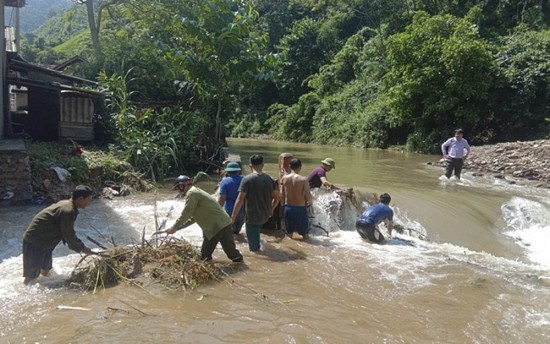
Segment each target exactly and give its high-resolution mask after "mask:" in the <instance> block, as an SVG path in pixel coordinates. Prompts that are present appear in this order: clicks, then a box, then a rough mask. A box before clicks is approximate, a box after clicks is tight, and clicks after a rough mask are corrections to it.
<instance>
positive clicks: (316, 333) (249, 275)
mask: <svg viewBox="0 0 550 344" xmlns="http://www.w3.org/2000/svg"><path fill="white" fill-rule="evenodd" d="M230 148H231V151H232V152H233V153H240V154H241V156H242V158H243V161H244V162H245V165H246V161H247V159H248V157H249V156H250V155H251V154H254V153H261V154H263V155H264V156H265V161H266V169H265V170H266V172H267V173H270V174H271V175H273V176H275V175H276V171H277V166H276V163H277V156H278V155H279V154H280V153H281V152H291V153H293V154H294V155H295V156H297V157H299V158H301V160H302V161H303V164H304V167H303V174H306V173H307V172H309V171H310V170H311V169H313V168H314V167H316V166H317V165H319V163H320V161H321V160H322V159H324V158H326V157H332V158H334V159H335V160H336V169H335V170H333V171H331V172H330V173H329V174H328V178H329V180H331V181H332V182H335V183H336V184H337V185H339V186H342V187H353V188H354V190H355V195H356V202H354V203H352V202H349V201H346V200H342V199H341V198H339V197H338V196H336V195H334V194H331V193H327V192H320V193H318V194H316V204H315V214H316V218H315V219H314V220H313V221H314V222H315V224H317V225H318V227H316V228H314V229H313V235H312V239H311V240H310V241H308V242H303V241H301V240H289V239H285V240H283V241H282V242H277V241H276V240H275V238H274V237H270V236H264V235H262V245H263V249H262V250H263V252H262V253H261V254H252V253H250V252H249V251H248V248H247V245H246V243H245V242H244V241H238V243H237V245H238V248H239V249H240V250H241V251H242V252H243V254H244V256H245V261H246V264H245V266H243V267H242V268H241V269H240V271H238V272H237V273H234V274H232V275H231V276H230V277H228V278H226V279H225V280H224V281H223V282H221V283H212V284H210V285H207V286H204V287H202V288H199V289H197V290H194V291H187V292H183V291H177V292H174V291H169V290H166V289H163V288H162V287H160V286H158V285H154V284H151V285H146V286H144V288H138V287H135V286H128V285H126V284H121V285H119V286H117V287H115V288H110V289H107V290H104V291H100V292H97V293H95V294H92V293H81V292H78V291H76V290H69V289H66V288H65V287H64V281H65V280H66V279H67V277H68V275H69V274H70V272H71V271H72V269H73V268H74V267H75V265H76V264H77V263H78V262H79V260H80V255H78V254H74V252H72V251H70V250H68V249H67V248H66V247H63V246H58V248H56V250H55V251H54V254H55V258H54V269H55V276H52V277H48V278H45V277H40V278H39V283H38V284H37V285H34V286H32V287H23V285H22V277H21V271H22V264H21V261H22V258H21V237H22V235H23V232H24V230H25V229H26V227H27V225H28V224H29V222H30V220H31V218H32V217H33V216H34V215H35V214H36V213H37V212H38V211H39V210H40V209H41V207H37V206H29V207H9V208H0V245H1V249H0V260H1V261H0V277H1V278H0V307H1V309H2V312H0V342H2V343H91V342H94V343H150V342H165V343H183V342H185V343H243V342H246V343H265V342H271V343H345V342H348V343H548V342H550V310H549V309H548V304H549V303H550V274H549V270H550V254H549V252H550V250H548V249H547V243H548V242H549V240H550V216H548V214H549V213H550V212H549V210H550V193H549V192H548V190H541V189H532V188H528V187H524V186H515V185H508V184H506V183H503V182H502V181H499V180H493V179H492V178H484V177H473V176H472V175H471V174H469V173H466V174H465V175H464V176H463V180H462V181H460V182H457V181H446V180H441V179H440V176H441V174H442V170H441V169H440V168H438V167H432V166H429V165H427V164H426V163H427V162H429V161H436V160H438V159H439V157H437V156H426V155H417V154H405V153H398V152H387V151H379V150H358V149H350V148H332V147H321V146H313V145H297V144H289V143H281V142H270V141H267V142H263V141H258V140H231V141H230ZM383 192H388V193H390V194H391V196H392V198H393V200H392V207H393V209H394V211H395V214H396V217H395V221H396V223H398V224H400V225H402V226H403V227H405V228H408V229H409V230H408V232H406V233H404V234H397V235H396V237H395V238H393V239H390V240H388V243H387V244H386V245H372V244H369V243H366V242H364V241H362V240H361V239H360V237H359V235H358V234H357V233H356V232H355V230H354V228H353V223H354V220H355V216H357V214H358V213H359V212H360V211H361V210H362V209H363V207H364V206H366V205H367V203H368V202H372V199H373V198H374V197H375V195H378V194H380V193H383ZM173 196H174V194H173V192H172V191H170V190H168V189H166V190H163V191H160V192H159V193H158V194H156V195H153V194H141V195H134V196H131V197H127V198H120V199H115V200H113V201H108V200H94V202H93V203H92V205H91V206H90V207H88V208H86V209H85V210H83V211H82V212H81V214H80V216H79V218H78V220H77V232H78V234H79V235H80V237H81V238H84V236H85V235H86V234H88V235H89V236H91V237H94V238H96V239H98V240H100V239H101V237H102V236H106V237H107V236H113V237H114V238H115V241H116V243H117V244H119V245H122V244H132V243H137V242H139V241H140V240H141V236H142V232H143V231H145V233H146V234H150V233H152V232H154V231H155V226H156V225H155V216H154V213H155V205H156V211H157V214H158V217H157V220H159V221H162V220H164V219H167V224H170V223H171V222H173V221H174V220H175V218H176V216H177V215H178V214H179V212H180V211H181V209H182V208H183V204H182V202H181V201H177V200H174V199H173ZM319 228H322V229H324V230H328V231H329V235H328V236H327V235H326V234H325V233H324V231H323V230H321V229H319ZM409 234H410V235H409ZM177 236H179V237H182V238H185V239H187V240H189V241H191V242H192V243H193V244H195V245H197V246H198V245H200V242H201V240H202V236H201V231H200V229H199V228H198V227H196V226H192V227H190V228H188V229H186V230H182V231H180V232H178V233H177ZM84 240H85V241H86V239H84ZM88 244H89V245H90V246H92V247H93V246H94V245H93V244H91V243H89V242H88ZM215 259H216V260H218V261H224V260H226V257H225V255H224V254H223V251H221V249H218V250H217V251H216V253H215ZM58 306H71V307H81V308H82V309H58V308H59V307H58Z"/></svg>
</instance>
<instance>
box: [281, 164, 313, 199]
mask: <svg viewBox="0 0 550 344" xmlns="http://www.w3.org/2000/svg"><path fill="white" fill-rule="evenodd" d="M282 184H283V192H284V195H285V199H284V202H285V204H288V205H296V206H306V205H310V204H311V203H312V197H311V192H310V190H309V183H308V181H307V178H306V177H304V176H301V175H299V174H297V173H295V172H292V173H291V174H287V175H286V176H284V177H283V179H282Z"/></svg>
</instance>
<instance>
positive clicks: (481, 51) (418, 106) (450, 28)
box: [383, 13, 493, 137]
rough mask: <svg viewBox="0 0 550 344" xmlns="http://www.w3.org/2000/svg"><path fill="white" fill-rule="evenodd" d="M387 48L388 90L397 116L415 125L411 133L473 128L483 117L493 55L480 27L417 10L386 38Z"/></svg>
mask: <svg viewBox="0 0 550 344" xmlns="http://www.w3.org/2000/svg"><path fill="white" fill-rule="evenodd" d="M387 49H388V64H389V71H388V73H387V74H386V75H385V76H384V78H383V81H384V92H387V94H388V99H389V106H390V109H391V116H392V119H393V120H394V121H395V123H396V124H397V125H399V126H404V127H408V128H410V130H412V134H413V136H411V137H431V136H432V133H433V132H437V129H436V128H445V127H446V126H447V128H453V127H458V126H460V127H464V128H466V129H470V128H473V127H474V126H475V125H476V123H477V121H479V120H480V118H482V117H483V113H481V111H480V109H481V105H482V104H483V102H485V101H486V100H487V98H488V96H489V89H490V86H491V84H492V80H493V71H492V68H493V58H492V55H491V52H490V50H489V48H488V46H487V44H486V43H485V42H484V41H483V40H482V39H481V38H480V37H479V35H478V32H477V28H476V26H475V25H473V24H472V23H470V22H468V21H466V20H464V19H459V18H456V17H453V16H450V15H442V16H433V17H430V16H429V15H427V14H426V13H417V14H416V15H415V17H414V21H413V23H412V24H411V25H409V26H408V27H407V29H406V31H405V32H403V33H399V34H396V35H393V36H392V37H390V38H389V39H388V40H387ZM447 131H449V130H447Z"/></svg>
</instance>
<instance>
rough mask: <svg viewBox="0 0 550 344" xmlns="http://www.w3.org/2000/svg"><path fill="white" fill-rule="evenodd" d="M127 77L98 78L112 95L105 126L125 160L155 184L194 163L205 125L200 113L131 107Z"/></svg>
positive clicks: (168, 108) (172, 109)
mask: <svg viewBox="0 0 550 344" xmlns="http://www.w3.org/2000/svg"><path fill="white" fill-rule="evenodd" d="M129 74H130V72H128V73H127V74H126V75H118V74H112V75H110V76H107V75H105V74H101V75H100V83H101V85H102V86H103V87H104V89H105V91H108V92H109V93H110V94H111V101H110V103H109V106H108V109H109V110H110V112H111V115H110V117H108V122H109V123H107V126H108V127H110V128H112V132H111V134H112V137H113V139H114V141H115V143H116V144H117V146H118V147H119V148H120V149H121V151H122V152H123V155H124V156H125V157H126V159H127V160H128V161H129V162H130V163H131V164H132V165H133V166H134V167H135V168H136V169H137V170H138V171H140V172H143V173H145V174H146V175H148V176H149V177H150V179H151V180H152V181H154V182H155V181H157V180H159V178H162V177H164V176H165V175H167V174H168V173H169V172H171V171H182V170H185V168H186V166H189V165H191V164H192V163H196V161H197V160H199V156H200V153H201V149H202V146H200V145H199V142H201V141H204V140H205V136H204V133H205V128H206V127H207V124H208V122H207V121H205V119H204V118H203V116H201V115H200V113H197V112H190V111H183V110H182V109H181V108H170V107H163V108H159V109H153V108H138V107H137V106H136V105H133V104H132V103H131V102H130V98H131V95H132V92H131V91H129V89H128V83H129V81H130V80H128V77H129Z"/></svg>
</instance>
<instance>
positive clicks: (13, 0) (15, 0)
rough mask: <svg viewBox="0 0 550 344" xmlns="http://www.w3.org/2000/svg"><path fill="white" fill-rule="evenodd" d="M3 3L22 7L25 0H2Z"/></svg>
mask: <svg viewBox="0 0 550 344" xmlns="http://www.w3.org/2000/svg"><path fill="white" fill-rule="evenodd" d="M4 5H5V6H8V7H19V8H21V7H24V6H25V0H4Z"/></svg>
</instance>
